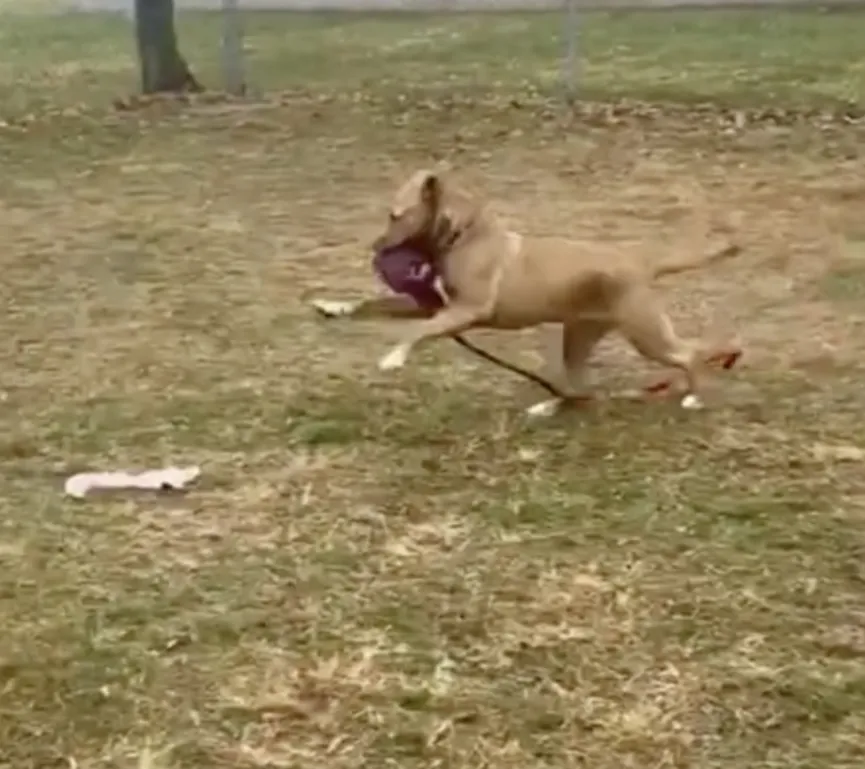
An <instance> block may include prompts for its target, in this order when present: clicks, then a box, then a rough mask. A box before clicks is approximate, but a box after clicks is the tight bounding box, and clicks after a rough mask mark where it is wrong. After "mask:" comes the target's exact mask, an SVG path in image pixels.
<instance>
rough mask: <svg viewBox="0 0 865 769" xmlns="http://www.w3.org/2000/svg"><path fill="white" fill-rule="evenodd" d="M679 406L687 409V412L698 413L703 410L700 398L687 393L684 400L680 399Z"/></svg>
mask: <svg viewBox="0 0 865 769" xmlns="http://www.w3.org/2000/svg"><path fill="white" fill-rule="evenodd" d="M681 406H682V408H683V409H688V410H689V411H699V410H700V409H702V408H703V406H704V404H703V401H702V400H701V399H700V396H698V395H695V394H694V393H688V394H687V395H686V396H685V397H684V398H682V403H681Z"/></svg>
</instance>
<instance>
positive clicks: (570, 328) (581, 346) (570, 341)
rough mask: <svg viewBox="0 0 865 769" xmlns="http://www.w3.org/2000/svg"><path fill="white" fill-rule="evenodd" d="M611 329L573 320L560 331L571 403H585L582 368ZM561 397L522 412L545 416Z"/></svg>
mask: <svg viewBox="0 0 865 769" xmlns="http://www.w3.org/2000/svg"><path fill="white" fill-rule="evenodd" d="M611 329H612V325H611V324H610V322H609V321H600V320H591V319H589V320H575V321H571V322H570V323H566V324H565V326H564V328H563V330H562V363H563V369H564V373H565V377H566V379H567V384H568V387H569V388H570V390H571V392H572V393H573V397H572V398H568V400H571V401H575V402H576V401H581V400H589V399H590V398H591V395H590V394H589V392H588V382H587V381H586V367H587V364H588V362H589V358H590V356H591V354H592V350H594V349H595V347H596V346H597V344H598V342H600V341H601V339H603V338H604V336H606V335H607V333H608V332H609V331H610V330H611ZM564 404H565V399H563V398H549V399H547V400H544V401H539V402H538V403H535V404H533V405H531V406H529V408H528V409H526V413H527V414H528V415H529V416H533V417H549V416H552V415H553V414H555V413H556V412H557V411H558V410H559V409H560V408H561V407H562V406H563V405H564Z"/></svg>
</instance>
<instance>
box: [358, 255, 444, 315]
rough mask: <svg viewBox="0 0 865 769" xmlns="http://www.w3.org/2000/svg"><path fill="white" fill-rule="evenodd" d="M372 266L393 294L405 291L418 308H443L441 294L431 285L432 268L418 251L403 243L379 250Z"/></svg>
mask: <svg viewBox="0 0 865 769" xmlns="http://www.w3.org/2000/svg"><path fill="white" fill-rule="evenodd" d="M372 266H373V269H374V270H375V271H376V274H377V275H378V276H379V278H381V280H382V282H383V283H384V284H385V285H386V286H387V287H388V288H390V290H391V291H393V292H394V293H397V294H406V295H407V296H410V297H411V298H412V299H414V301H415V303H416V304H417V305H418V306H419V307H423V308H426V309H430V310H439V309H441V308H442V307H444V304H445V300H444V297H442V295H441V294H440V293H439V291H438V289H437V288H436V286H435V281H436V277H437V275H436V271H435V267H433V265H432V264H431V263H430V261H429V259H427V258H426V257H425V256H424V255H423V254H422V253H421V252H420V251H416V250H414V249H412V248H408V247H407V246H397V247H396V248H389V249H386V250H384V251H379V252H378V253H377V254H376V255H375V257H374V258H373V260H372Z"/></svg>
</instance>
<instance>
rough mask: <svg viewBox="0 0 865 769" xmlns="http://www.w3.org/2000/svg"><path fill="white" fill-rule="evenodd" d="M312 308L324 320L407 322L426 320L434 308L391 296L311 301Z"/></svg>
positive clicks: (407, 298)
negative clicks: (348, 319)
mask: <svg viewBox="0 0 865 769" xmlns="http://www.w3.org/2000/svg"><path fill="white" fill-rule="evenodd" d="M311 304H312V306H313V308H314V309H315V310H316V311H317V312H318V313H319V314H320V315H322V316H324V317H325V318H357V319H358V320H361V319H363V320H367V319H393V320H407V319H419V318H428V317H430V316H431V315H433V314H435V312H436V308H431V307H421V306H420V305H419V304H418V303H417V302H415V301H414V299H412V298H411V297H410V296H405V295H403V294H393V295H387V296H376V297H370V298H367V299H357V300H354V301H350V300H349V301H346V300H339V299H313V300H312V302H311Z"/></svg>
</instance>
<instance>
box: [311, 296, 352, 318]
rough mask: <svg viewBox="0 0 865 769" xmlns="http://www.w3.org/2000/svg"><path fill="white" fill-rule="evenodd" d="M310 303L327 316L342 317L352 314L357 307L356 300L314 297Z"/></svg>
mask: <svg viewBox="0 0 865 769" xmlns="http://www.w3.org/2000/svg"><path fill="white" fill-rule="evenodd" d="M310 304H311V305H312V308H313V309H314V310H316V311H317V312H318V313H319V314H320V315H323V316H324V317H325V318H342V317H344V316H346V315H351V314H352V313H353V312H354V311H355V309H356V303H355V302H345V301H339V300H334V299H313V300H312V301H311V302H310Z"/></svg>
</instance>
